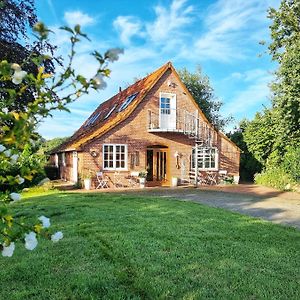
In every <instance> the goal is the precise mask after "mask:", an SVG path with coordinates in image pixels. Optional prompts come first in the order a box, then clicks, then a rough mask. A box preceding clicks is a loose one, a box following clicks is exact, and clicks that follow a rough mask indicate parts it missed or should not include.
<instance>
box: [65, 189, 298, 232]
mask: <svg viewBox="0 0 300 300" xmlns="http://www.w3.org/2000/svg"><path fill="white" fill-rule="evenodd" d="M70 192H79V193H82V192H87V193H90V192H117V193H124V194H126V195H128V194H130V193H134V194H135V195H136V194H141V195H145V196H150V195H156V196H161V197H173V198H176V199H179V200H184V201H193V202H199V203H203V204H206V205H209V206H213V207H220V208H224V209H228V210H231V211H235V212H239V213H242V214H245V215H250V216H253V217H257V218H262V219H265V220H268V221H272V222H274V223H279V224H284V225H289V226H293V227H296V228H298V229H300V193H292V192H282V191H279V190H275V189H272V188H267V187H263V186H258V185H255V184H239V185H228V186H205V187H204V186H201V187H199V188H197V189H195V188H187V187H178V188H145V189H128V188H127V189H101V190H91V191H84V190H73V191H70Z"/></svg>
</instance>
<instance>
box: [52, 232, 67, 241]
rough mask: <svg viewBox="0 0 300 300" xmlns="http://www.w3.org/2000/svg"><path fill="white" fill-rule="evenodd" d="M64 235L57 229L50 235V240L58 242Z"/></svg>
mask: <svg viewBox="0 0 300 300" xmlns="http://www.w3.org/2000/svg"><path fill="white" fill-rule="evenodd" d="M63 237H64V235H63V233H62V232H61V231H57V232H55V233H54V234H52V235H51V241H52V242H53V243H56V242H58V241H59V240H61V239H62V238H63Z"/></svg>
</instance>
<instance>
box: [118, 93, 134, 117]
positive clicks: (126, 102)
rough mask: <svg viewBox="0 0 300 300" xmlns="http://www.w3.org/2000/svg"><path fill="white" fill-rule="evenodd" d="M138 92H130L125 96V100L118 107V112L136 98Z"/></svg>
mask: <svg viewBox="0 0 300 300" xmlns="http://www.w3.org/2000/svg"><path fill="white" fill-rule="evenodd" d="M137 95H138V93H135V94H132V95H130V96H128V97H127V98H126V100H125V101H124V102H123V103H122V105H121V106H120V108H119V112H120V111H122V110H124V109H126V108H127V106H128V105H129V104H130V103H131V102H132V101H133V100H134V99H135V98H136V96H137Z"/></svg>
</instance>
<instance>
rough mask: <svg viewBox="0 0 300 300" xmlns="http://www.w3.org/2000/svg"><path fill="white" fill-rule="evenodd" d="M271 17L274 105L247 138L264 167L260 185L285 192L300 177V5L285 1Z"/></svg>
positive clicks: (250, 126)
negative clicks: (281, 189) (266, 185)
mask: <svg viewBox="0 0 300 300" xmlns="http://www.w3.org/2000/svg"><path fill="white" fill-rule="evenodd" d="M268 17H269V18H270V19H271V20H272V24H271V26H270V31H271V39H272V41H271V43H270V45H269V47H268V49H269V53H270V55H271V56H272V59H273V60H274V61H276V62H277V63H278V69H277V70H276V72H275V79H274V81H273V82H272V84H271V91H272V99H271V100H272V102H271V104H272V106H271V108H269V109H265V110H264V111H263V112H262V113H257V114H256V116H255V118H254V120H253V121H251V122H250V123H249V124H248V126H247V128H246V130H245V134H244V138H245V141H246V143H247V147H248V149H249V150H250V151H251V153H252V154H253V155H254V156H255V158H257V159H258V160H259V161H260V162H261V163H262V164H263V167H264V171H263V173H262V174H261V175H260V176H259V177H258V180H259V182H260V183H265V184H269V185H271V186H274V187H280V188H283V189H284V188H286V186H287V187H289V186H291V184H295V182H297V181H298V182H299V178H300V174H299V170H300V169H299V167H298V165H299V150H298V149H299V145H300V126H299V124H300V22H299V20H300V2H299V1H295V0H282V2H281V4H280V7H279V9H278V10H276V9H274V8H270V9H269V15H268ZM279 174H281V175H279ZM281 179H282V180H281ZM283 179H284V180H283ZM287 181H290V183H291V184H286V183H287Z"/></svg>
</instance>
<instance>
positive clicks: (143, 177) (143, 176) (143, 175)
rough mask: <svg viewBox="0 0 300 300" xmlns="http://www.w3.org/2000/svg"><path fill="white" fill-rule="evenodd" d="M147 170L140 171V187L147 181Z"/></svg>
mask: <svg viewBox="0 0 300 300" xmlns="http://www.w3.org/2000/svg"><path fill="white" fill-rule="evenodd" d="M147 173H148V172H147V171H146V170H143V171H140V172H139V181H140V187H141V188H144V187H145V183H146V177H147Z"/></svg>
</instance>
